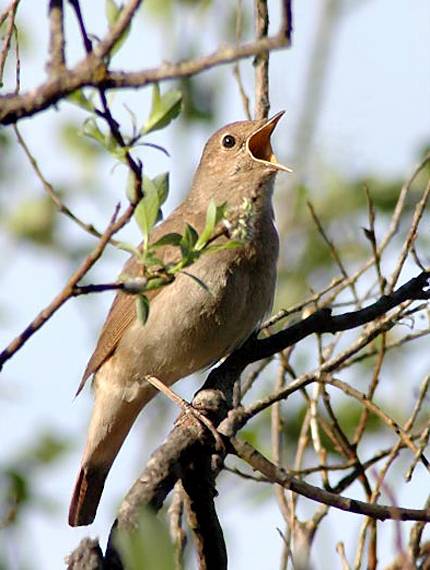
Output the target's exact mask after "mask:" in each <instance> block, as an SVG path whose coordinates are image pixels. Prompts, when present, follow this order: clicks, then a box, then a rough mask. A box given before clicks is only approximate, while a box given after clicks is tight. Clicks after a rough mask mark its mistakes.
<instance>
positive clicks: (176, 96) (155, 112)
mask: <svg viewBox="0 0 430 570" xmlns="http://www.w3.org/2000/svg"><path fill="white" fill-rule="evenodd" d="M181 104H182V93H181V91H178V90H177V89H172V90H171V91H168V92H167V93H165V94H164V95H161V94H160V87H159V85H158V83H154V86H153V89H152V106H151V112H150V114H149V117H148V120H147V121H146V123H145V125H144V126H143V128H142V129H141V133H142V134H147V133H150V132H152V131H157V130H159V129H162V128H163V127H166V126H167V125H168V124H169V123H170V122H171V121H173V119H175V118H176V117H177V116H178V115H179V113H180V111H181Z"/></svg>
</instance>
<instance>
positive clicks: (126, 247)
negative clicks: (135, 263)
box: [116, 241, 140, 256]
mask: <svg viewBox="0 0 430 570" xmlns="http://www.w3.org/2000/svg"><path fill="white" fill-rule="evenodd" d="M116 247H117V248H118V249H122V250H123V251H126V252H127V253H132V254H133V255H137V256H138V255H139V254H140V251H139V249H138V248H137V247H135V246H134V245H132V244H131V243H127V242H125V241H120V242H118V243H117V245H116Z"/></svg>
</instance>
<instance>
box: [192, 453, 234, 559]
mask: <svg viewBox="0 0 430 570" xmlns="http://www.w3.org/2000/svg"><path fill="white" fill-rule="evenodd" d="M181 480H182V486H183V488H184V491H185V493H186V498H185V505H186V508H187V519H188V526H189V527H190V529H191V531H192V533H193V536H194V542H195V545H196V551H197V558H198V561H199V570H226V569H227V551H226V547H225V541H224V536H223V532H222V528H221V524H220V522H219V519H218V516H217V513H216V510H215V504H214V497H215V496H216V490H215V476H214V472H213V470H212V466H211V455H210V454H208V452H207V449H203V453H202V452H200V453H198V454H197V455H195V456H194V458H193V460H192V462H191V464H189V465H188V467H187V468H186V469H185V470H184V474H183V475H182V478H181Z"/></svg>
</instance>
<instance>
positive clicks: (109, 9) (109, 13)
mask: <svg viewBox="0 0 430 570" xmlns="http://www.w3.org/2000/svg"><path fill="white" fill-rule="evenodd" d="M121 11H122V6H117V5H116V2H114V0H105V12H106V18H107V21H108V23H109V27H110V28H112V27H113V26H114V25H115V24H116V22H117V21H118V18H119V17H120V16H121Z"/></svg>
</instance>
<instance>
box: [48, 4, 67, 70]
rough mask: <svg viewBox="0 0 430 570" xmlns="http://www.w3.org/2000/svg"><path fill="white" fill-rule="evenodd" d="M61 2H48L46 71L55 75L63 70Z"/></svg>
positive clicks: (62, 9)
mask: <svg viewBox="0 0 430 570" xmlns="http://www.w3.org/2000/svg"><path fill="white" fill-rule="evenodd" d="M63 18H64V8H63V0H49V62H48V71H49V73H50V74H53V75H55V74H56V73H58V72H59V71H60V70H62V69H63V68H64V65H65V59H64V22H63Z"/></svg>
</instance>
